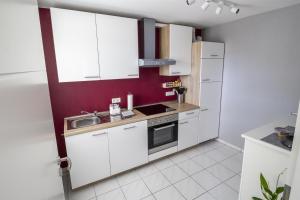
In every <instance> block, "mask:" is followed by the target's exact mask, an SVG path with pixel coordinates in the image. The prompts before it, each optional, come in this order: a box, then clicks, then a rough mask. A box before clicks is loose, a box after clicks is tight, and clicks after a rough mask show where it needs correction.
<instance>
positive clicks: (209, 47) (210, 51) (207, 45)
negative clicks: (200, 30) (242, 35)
mask: <svg viewBox="0 0 300 200" xmlns="http://www.w3.org/2000/svg"><path fill="white" fill-rule="evenodd" d="M201 47H202V48H201V58H224V43H216V42H201Z"/></svg>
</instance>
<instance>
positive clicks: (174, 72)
mask: <svg viewBox="0 0 300 200" xmlns="http://www.w3.org/2000/svg"><path fill="white" fill-rule="evenodd" d="M172 74H180V72H172Z"/></svg>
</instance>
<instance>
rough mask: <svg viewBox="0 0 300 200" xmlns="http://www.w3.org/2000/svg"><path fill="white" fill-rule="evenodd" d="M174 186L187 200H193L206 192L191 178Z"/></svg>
mask: <svg viewBox="0 0 300 200" xmlns="http://www.w3.org/2000/svg"><path fill="white" fill-rule="evenodd" d="M174 186H175V187H176V188H177V190H178V191H179V192H180V193H181V194H182V195H183V196H184V197H185V198H186V199H187V200H192V199H194V198H196V197H198V196H200V195H201V194H203V193H204V192H205V190H204V189H203V188H202V187H201V186H200V185H198V184H197V183H196V182H195V181H194V180H193V179H192V178H190V177H189V178H187V179H184V180H182V181H179V182H178V183H176V184H175V185H174Z"/></svg>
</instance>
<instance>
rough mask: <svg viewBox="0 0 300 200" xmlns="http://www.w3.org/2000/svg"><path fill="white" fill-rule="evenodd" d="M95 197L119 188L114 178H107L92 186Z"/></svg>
mask: <svg viewBox="0 0 300 200" xmlns="http://www.w3.org/2000/svg"><path fill="white" fill-rule="evenodd" d="M94 187H95V192H96V195H97V196H99V195H100V194H104V193H106V192H109V191H112V190H114V189H117V188H119V187H120V186H119V184H118V181H117V179H116V178H109V179H107V180H104V181H101V182H98V183H95V184H94Z"/></svg>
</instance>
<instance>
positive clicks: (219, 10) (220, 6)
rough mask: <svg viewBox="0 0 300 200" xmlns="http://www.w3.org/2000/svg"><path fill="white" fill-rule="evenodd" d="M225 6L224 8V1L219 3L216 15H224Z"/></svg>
mask: <svg viewBox="0 0 300 200" xmlns="http://www.w3.org/2000/svg"><path fill="white" fill-rule="evenodd" d="M223 6H224V2H223V1H220V2H219V3H218V7H217V9H216V14H217V15H220V14H221V13H222V10H223Z"/></svg>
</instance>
